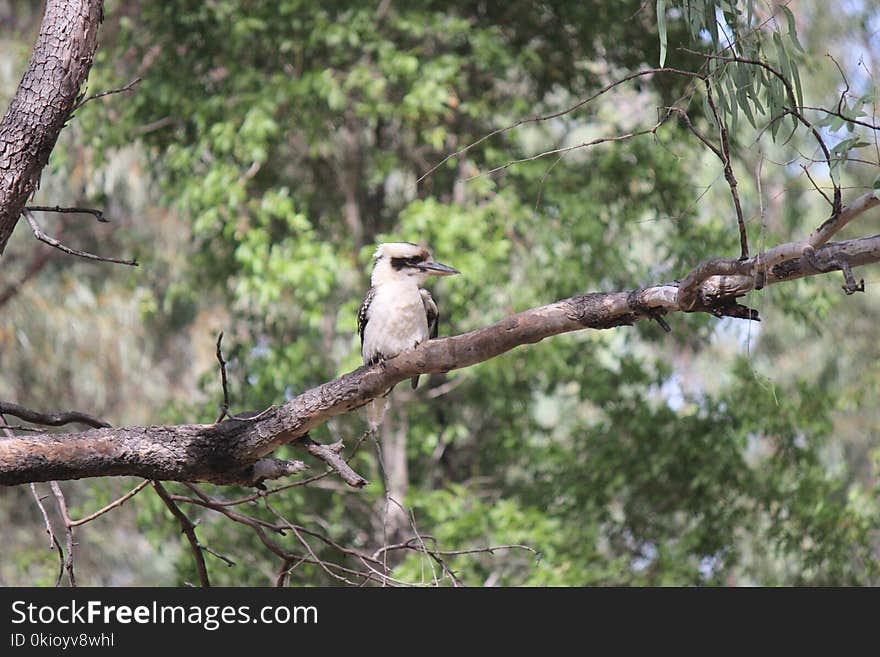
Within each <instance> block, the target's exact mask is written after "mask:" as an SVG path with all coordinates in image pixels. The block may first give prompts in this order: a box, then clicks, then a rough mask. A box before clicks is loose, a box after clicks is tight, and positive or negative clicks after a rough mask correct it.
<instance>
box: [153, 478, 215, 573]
mask: <svg viewBox="0 0 880 657" xmlns="http://www.w3.org/2000/svg"><path fill="white" fill-rule="evenodd" d="M150 483H151V484H152V485H153V489H154V490H155V491H156V494H157V495H158V496H159V498H160V499H161V500H162V501H163V502H164V503H165V506H167V507H168V510H169V511H171V515H173V516H174V517H175V518H176V519H177V522H178V523H179V524H180V529H181V531H182V532H183V534H184V535H185V536H186V540H188V541H189V546H190V549H191V550H192V553H193V558H194V559H195V562H196V571H197V572H198V574H199V581H200V582H201V584H202V586H203V587H205V588H208V587H210V586H211V581H210V580H209V579H208V567H207V565H205V555H204V554H203V553H202V549H203V548H202V546H201V544H199V539H198V537H197V536H196V526H195V525H194V524H193V522H192V520H190V519H189V517H188V516H187V515H186V514H185V513H184V512H183V511H181V510H180V507H179V506H177V504H175V502H174V500H173V499H171V495H169V493H168V491H167V490H165V487H164V486H163V485H162V484H161V483H160V482H158V481H152V482H150Z"/></svg>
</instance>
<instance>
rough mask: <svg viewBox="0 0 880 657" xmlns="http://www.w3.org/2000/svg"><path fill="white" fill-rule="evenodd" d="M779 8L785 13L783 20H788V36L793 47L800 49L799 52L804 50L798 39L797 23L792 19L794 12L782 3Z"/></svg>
mask: <svg viewBox="0 0 880 657" xmlns="http://www.w3.org/2000/svg"><path fill="white" fill-rule="evenodd" d="M780 9H782V13H784V14H785V20H786V21H788V36H789V38H790V39H791V41H792V43H793V44H794V45H795V47H796V48H797V49H798V50H800V51H801V52H805V51H804V47H803V46H802V45H801V42H800V41H798V35H797V24H796V22H795V20H794V14H793V13H791V9H789V8H788V7H787V6H785V5H782V6H781V7H780Z"/></svg>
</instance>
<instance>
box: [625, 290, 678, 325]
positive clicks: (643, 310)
mask: <svg viewBox="0 0 880 657" xmlns="http://www.w3.org/2000/svg"><path fill="white" fill-rule="evenodd" d="M644 297H645V291H644V290H643V289H640V290H633V291H632V292H630V293H629V294H628V295H627V296H626V305H627V308H629V309H630V310H632V311H633V312H635V313H638V314H641V315H645V316H647V317H650V318H651V319H653V320H654V321H655V322H657V323H658V324H659V325H660V328H662V329H663V332H664V333H672V327H670V326H669V324H668V323H667V322H666V320H665V319H663V315H665V314H666V309H665V308H652V307H651V306H649V305H648V304H647V303H645V298H644Z"/></svg>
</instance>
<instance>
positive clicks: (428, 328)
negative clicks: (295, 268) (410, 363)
mask: <svg viewBox="0 0 880 657" xmlns="http://www.w3.org/2000/svg"><path fill="white" fill-rule="evenodd" d="M373 261H374V264H373V274H372V276H371V278H370V285H371V286H372V287H370V290H369V292H367V296H366V297H364V302H363V303H362V304H361V307H360V310H358V334H359V335H360V336H361V355H362V356H363V358H364V364H365V365H373V364H375V363H377V362H379V361H381V360H386V359H388V358H394V356H397V355H398V354H399V353H401V352H403V351H406V350H407V349H412V348H414V347H416V346H417V345H419V344H420V343H422V342H424V341H425V340H427V339H429V338H436V337H437V321H438V318H439V313H438V311H437V304H436V303H435V302H434V299H433V298H432V297H431V293H430V292H428V291H427V290H425V289H423V288H422V287H421V286H422V285H423V284H424V283H425V281H427V280H428V277H429V276H451V275H453V274H458V273H459V272H458V270H457V269H453V268H452V267H449V266H448V265H443V264H441V263H439V262H435V261H434V259H433V258H432V257H431V253H430V252H429V251H428V249H426V248H425V247H423V246H419V245H417V244H411V243H410V242H386V243H385V244H380V245H379V246H378V248H377V249H376V253H375V254H374V255H373ZM418 383H419V377H418V376H415V377H413V379H412V387H413V388H415V387H416V386H417V385H418ZM384 410H385V398H382V399H379V400H375V401H374V402H372V403H371V406H370V407H369V408H368V416H369V421H370V424H371V425H372V426H373V428H375V427H376V426H378V424H379V423H380V422H381V420H382V415H384Z"/></svg>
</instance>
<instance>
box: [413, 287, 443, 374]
mask: <svg viewBox="0 0 880 657" xmlns="http://www.w3.org/2000/svg"><path fill="white" fill-rule="evenodd" d="M419 292H421V294H422V303H423V304H424V306H425V316H426V318H427V320H428V335H429V336H430V339H431V340H433V339H435V338H436V337H437V331H438V326H439V324H440V311H439V310H438V309H437V304H436V303H435V302H434V297H432V296H431V293H430V292H428V291H427V290H419ZM418 385H419V377H418V376H414V377H413V378H412V387H413V390H415V388H416V387H417V386H418Z"/></svg>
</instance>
